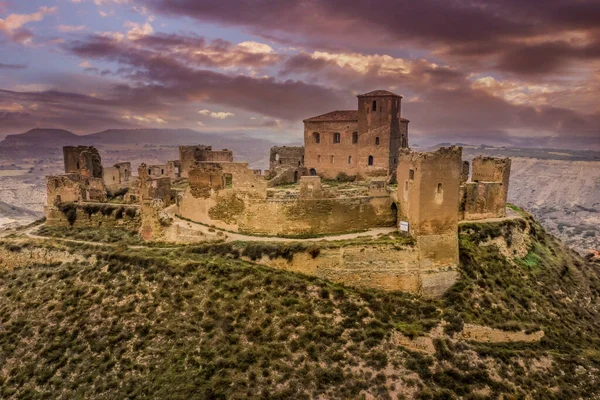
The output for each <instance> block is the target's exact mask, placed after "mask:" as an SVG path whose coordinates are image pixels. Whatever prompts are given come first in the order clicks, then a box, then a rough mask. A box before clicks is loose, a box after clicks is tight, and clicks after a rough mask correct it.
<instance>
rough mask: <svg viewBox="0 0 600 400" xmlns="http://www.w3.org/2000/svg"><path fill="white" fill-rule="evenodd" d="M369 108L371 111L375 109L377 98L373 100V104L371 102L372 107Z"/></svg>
mask: <svg viewBox="0 0 600 400" xmlns="http://www.w3.org/2000/svg"><path fill="white" fill-rule="evenodd" d="M371 109H372V110H373V111H377V100H373V104H372V107H371Z"/></svg>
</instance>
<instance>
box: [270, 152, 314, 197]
mask: <svg viewBox="0 0 600 400" xmlns="http://www.w3.org/2000/svg"><path fill="white" fill-rule="evenodd" d="M305 175H308V169H307V168H306V167H305V166H304V147H300V146H276V147H271V152H270V154H269V171H268V173H267V179H269V186H271V187H272V186H277V185H282V184H286V183H295V182H298V179H299V178H300V177H301V176H305Z"/></svg>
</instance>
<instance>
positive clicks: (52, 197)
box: [46, 173, 106, 206]
mask: <svg viewBox="0 0 600 400" xmlns="http://www.w3.org/2000/svg"><path fill="white" fill-rule="evenodd" d="M83 201H96V202H104V201H106V186H105V185H104V181H103V180H102V179H101V178H88V177H85V176H83V175H80V174H77V173H71V174H65V175H52V176H47V177H46V205H48V206H52V205H55V204H59V203H65V202H83Z"/></svg>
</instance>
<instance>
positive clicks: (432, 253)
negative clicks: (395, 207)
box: [397, 146, 462, 287]
mask: <svg viewBox="0 0 600 400" xmlns="http://www.w3.org/2000/svg"><path fill="white" fill-rule="evenodd" d="M461 174H462V148H461V147H455V146H452V147H449V148H440V149H438V150H437V151H435V152H431V153H425V152H422V153H421V152H413V151H410V150H402V151H401V152H400V154H399V164H398V170H397V177H398V195H397V196H398V201H399V202H400V210H399V213H400V219H401V221H404V222H408V230H409V233H410V234H411V235H412V236H413V237H414V238H415V239H416V242H417V250H418V251H419V260H420V264H421V268H422V269H424V270H440V269H448V270H450V271H454V270H455V268H456V265H458V212H457V205H458V202H459V186H460V180H461ZM452 276H454V277H455V271H454V272H453V273H450V274H449V275H448V277H447V278H448V279H450V280H449V281H444V280H442V281H435V282H433V281H432V282H426V281H423V283H422V284H423V285H424V287H425V286H426V285H434V286H439V285H442V286H448V287H449V285H451V284H452V283H453V280H452V279H451V278H452Z"/></svg>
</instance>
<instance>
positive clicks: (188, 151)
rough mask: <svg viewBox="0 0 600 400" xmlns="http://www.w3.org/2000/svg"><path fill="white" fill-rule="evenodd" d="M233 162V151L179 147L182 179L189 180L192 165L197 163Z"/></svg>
mask: <svg viewBox="0 0 600 400" xmlns="http://www.w3.org/2000/svg"><path fill="white" fill-rule="evenodd" d="M203 161H211V162H233V151H231V150H227V149H223V150H213V149H212V147H211V146H204V145H198V146H179V162H180V164H181V165H180V167H181V177H183V178H187V177H188V173H189V171H190V168H191V167H192V165H193V164H194V163H196V162H203Z"/></svg>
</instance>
